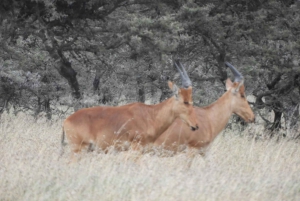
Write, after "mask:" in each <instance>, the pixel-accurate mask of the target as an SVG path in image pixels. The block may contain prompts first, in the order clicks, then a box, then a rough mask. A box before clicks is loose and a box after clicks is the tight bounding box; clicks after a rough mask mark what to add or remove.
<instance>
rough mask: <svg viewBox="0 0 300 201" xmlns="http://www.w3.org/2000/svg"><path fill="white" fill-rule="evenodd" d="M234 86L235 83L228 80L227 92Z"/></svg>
mask: <svg viewBox="0 0 300 201" xmlns="http://www.w3.org/2000/svg"><path fill="white" fill-rule="evenodd" d="M232 86H233V83H232V82H231V80H230V79H229V78H227V80H226V90H227V91H228V90H229V89H230V88H231V87H232Z"/></svg>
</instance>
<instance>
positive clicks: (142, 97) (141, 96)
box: [136, 76, 146, 103]
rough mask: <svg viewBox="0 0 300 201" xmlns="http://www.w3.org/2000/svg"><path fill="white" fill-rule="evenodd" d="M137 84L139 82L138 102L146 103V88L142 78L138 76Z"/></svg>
mask: <svg viewBox="0 0 300 201" xmlns="http://www.w3.org/2000/svg"><path fill="white" fill-rule="evenodd" d="M136 82H137V89H138V101H139V102H141V103H144V102H145V99H146V98H145V86H144V83H143V81H142V77H141V76H137V78H136Z"/></svg>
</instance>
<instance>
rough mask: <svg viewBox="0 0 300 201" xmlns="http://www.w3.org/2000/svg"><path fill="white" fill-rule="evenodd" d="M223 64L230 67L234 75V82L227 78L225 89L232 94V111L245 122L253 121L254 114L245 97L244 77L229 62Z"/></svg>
mask: <svg viewBox="0 0 300 201" xmlns="http://www.w3.org/2000/svg"><path fill="white" fill-rule="evenodd" d="M225 65H226V66H227V67H228V68H230V70H231V72H232V73H233V75H234V82H233V83H232V81H231V80H230V79H229V78H228V79H227V80H226V90H227V91H230V92H231V96H232V99H231V100H232V102H231V106H232V111H233V113H235V114H237V115H238V116H240V117H241V118H243V119H244V121H246V122H254V121H255V116H254V114H253V111H252V109H251V107H250V105H249V103H248V101H247V99H246V94H245V86H244V77H243V75H242V74H241V73H240V72H239V71H238V70H237V69H236V68H235V67H234V66H232V65H231V64H230V63H228V62H225Z"/></svg>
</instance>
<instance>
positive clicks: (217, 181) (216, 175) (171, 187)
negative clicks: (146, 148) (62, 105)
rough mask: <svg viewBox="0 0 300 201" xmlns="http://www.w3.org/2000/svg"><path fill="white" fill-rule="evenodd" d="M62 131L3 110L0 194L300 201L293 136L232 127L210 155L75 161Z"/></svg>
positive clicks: (299, 165)
mask: <svg viewBox="0 0 300 201" xmlns="http://www.w3.org/2000/svg"><path fill="white" fill-rule="evenodd" d="M252 129H255V126H253V128H252ZM60 134H61V121H58V122H52V123H49V122H46V121H45V120H39V121H37V122H35V121H34V120H33V119H32V118H31V117H30V116H27V115H24V114H21V115H18V116H17V117H15V116H11V115H7V114H4V115H2V117H1V122H0V200H26V201H27V200H31V201H32V200H72V201H73V200H101V201H102V200H137V201H140V200H222V201H223V200H239V201H240V200H272V201H274V200H300V147H299V144H298V143H297V142H295V141H292V140H287V139H282V140H279V141H276V140H258V141H257V140H254V138H249V137H246V136H247V135H243V136H240V135H238V134H237V133H232V132H227V133H226V134H222V135H220V136H219V137H218V138H217V139H216V140H215V142H214V143H213V144H212V146H211V148H210V149H209V151H208V152H207V154H206V156H205V157H202V156H200V155H197V156H195V157H194V158H191V157H190V155H188V154H185V153H179V154H176V155H174V156H170V157H162V156H160V154H154V152H149V153H145V154H140V153H137V152H133V151H129V152H119V153H109V154H103V153H97V152H92V153H83V154H82V159H81V160H80V161H79V162H78V163H75V164H71V165H69V164H68V160H69V155H68V151H66V153H65V154H64V155H63V156H62V157H61V158H60V157H59V153H60ZM68 149H69V147H68V146H67V147H66V150H68Z"/></svg>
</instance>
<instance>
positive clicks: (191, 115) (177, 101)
mask: <svg viewBox="0 0 300 201" xmlns="http://www.w3.org/2000/svg"><path fill="white" fill-rule="evenodd" d="M175 66H176V68H177V69H178V71H179V73H180V76H181V80H182V87H181V88H178V87H177V86H176V85H175V84H174V83H172V82H170V81H169V82H168V84H169V87H170V89H171V90H172V91H173V93H174V96H173V97H171V98H169V99H167V100H165V101H164V102H162V103H159V104H156V105H145V104H143V103H131V104H128V105H123V106H118V107H106V106H103V107H92V108H85V109H81V110H78V111H77V112H75V113H74V114H72V115H71V116H69V117H68V118H67V119H66V120H65V121H64V123H63V134H62V145H64V137H65V135H66V137H67V139H68V142H69V144H70V145H71V148H72V153H78V152H80V151H81V149H82V148H84V147H87V146H88V145H90V144H94V145H96V146H98V147H99V148H101V149H102V150H106V149H107V148H108V147H109V146H112V145H113V146H114V147H116V148H118V147H119V148H120V149H126V146H125V147H124V145H127V147H128V144H129V145H138V147H139V146H140V145H141V146H143V145H145V144H149V143H153V142H154V141H155V140H156V139H157V138H158V137H159V136H160V135H161V134H162V133H163V132H164V131H166V130H167V129H168V127H169V126H170V125H171V124H172V123H173V121H175V119H177V118H178V119H181V120H182V121H183V122H185V125H184V127H186V128H187V130H189V129H190V130H192V131H195V130H197V129H198V124H197V121H196V115H195V111H194V109H193V99H192V83H191V80H190V78H189V76H188V75H187V73H186V71H185V69H184V67H183V66H182V65H181V63H180V62H175ZM179 66H180V67H181V68H180V67H179ZM187 125H188V126H187ZM134 147H136V146H134Z"/></svg>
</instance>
